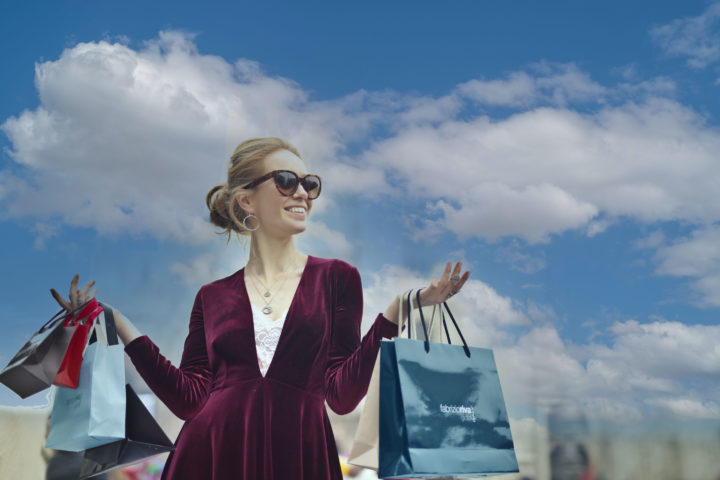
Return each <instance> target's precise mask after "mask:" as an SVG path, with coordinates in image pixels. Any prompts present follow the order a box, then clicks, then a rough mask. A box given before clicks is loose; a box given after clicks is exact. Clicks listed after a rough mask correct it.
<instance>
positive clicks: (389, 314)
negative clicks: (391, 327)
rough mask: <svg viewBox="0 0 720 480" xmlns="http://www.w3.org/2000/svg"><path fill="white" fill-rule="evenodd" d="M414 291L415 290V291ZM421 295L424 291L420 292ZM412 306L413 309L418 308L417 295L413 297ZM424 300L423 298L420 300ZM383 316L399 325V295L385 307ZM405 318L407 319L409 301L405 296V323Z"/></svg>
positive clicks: (403, 318)
mask: <svg viewBox="0 0 720 480" xmlns="http://www.w3.org/2000/svg"><path fill="white" fill-rule="evenodd" d="M413 293H414V292H413ZM420 296H422V292H420ZM411 301H412V308H413V310H414V309H416V308H417V300H416V299H415V295H413V297H412V300H411ZM420 301H422V299H421V300H420ZM383 316H384V317H385V318H387V319H388V320H390V321H391V322H393V323H394V324H396V325H397V323H398V302H397V297H395V299H394V300H393V301H392V303H391V304H390V305H388V307H387V308H386V309H385V313H383ZM405 320H407V302H406V301H405V299H404V298H403V302H402V321H403V324H404V323H405Z"/></svg>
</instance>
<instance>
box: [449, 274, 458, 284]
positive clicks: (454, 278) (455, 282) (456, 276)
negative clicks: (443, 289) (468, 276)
mask: <svg viewBox="0 0 720 480" xmlns="http://www.w3.org/2000/svg"><path fill="white" fill-rule="evenodd" d="M450 280H452V283H453V285H457V283H458V282H459V281H460V275H453V276H452V278H450Z"/></svg>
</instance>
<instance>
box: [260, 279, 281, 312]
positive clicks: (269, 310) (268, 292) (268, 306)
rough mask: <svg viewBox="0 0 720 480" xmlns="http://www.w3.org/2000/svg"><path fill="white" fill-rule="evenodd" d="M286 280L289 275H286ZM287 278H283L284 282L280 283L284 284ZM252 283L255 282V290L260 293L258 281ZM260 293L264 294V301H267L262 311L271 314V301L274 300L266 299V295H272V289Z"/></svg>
mask: <svg viewBox="0 0 720 480" xmlns="http://www.w3.org/2000/svg"><path fill="white" fill-rule="evenodd" d="M285 280H287V277H285ZM285 280H283V282H282V283H281V284H280V285H283V284H284V283H285ZM258 281H259V279H258ZM275 283H277V282H275ZM252 284H253V287H255V290H256V291H257V292H258V293H260V290H259V289H258V288H257V284H256V282H252ZM273 286H275V284H273ZM260 295H261V296H262V299H263V302H265V306H264V307H263V308H262V312H263V313H264V314H265V315H270V314H271V313H272V311H273V309H272V307H271V306H270V302H272V298H271V299H270V300H265V298H266V297H269V296H270V291H269V290H268V291H266V292H265V293H264V294H263V293H260Z"/></svg>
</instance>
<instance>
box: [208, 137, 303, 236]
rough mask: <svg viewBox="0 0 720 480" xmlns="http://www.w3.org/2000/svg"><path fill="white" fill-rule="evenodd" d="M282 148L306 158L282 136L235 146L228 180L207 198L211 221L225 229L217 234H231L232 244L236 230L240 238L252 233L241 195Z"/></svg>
mask: <svg viewBox="0 0 720 480" xmlns="http://www.w3.org/2000/svg"><path fill="white" fill-rule="evenodd" d="M279 150H288V151H290V152H292V153H294V154H295V155H297V156H298V157H299V158H301V159H302V156H301V155H300V152H298V150H297V149H296V148H295V147H294V146H292V145H291V144H290V143H288V142H287V141H285V140H283V139H282V138H277V137H264V138H251V139H250V140H245V141H244V142H242V143H241V144H240V145H238V146H237V147H236V148H235V151H234V152H233V154H232V156H231V157H230V166H229V168H228V176H227V178H228V180H227V182H226V183H221V184H218V185H215V186H214V187H213V188H211V189H210V191H209V192H208V194H207V197H205V203H206V204H207V207H208V209H209V210H210V222H211V223H212V224H213V225H215V226H217V227H220V228H221V229H222V231H220V232H215V233H217V234H218V235H227V237H228V238H227V243H230V237H231V235H232V232H235V234H236V235H237V237H238V240H240V238H241V236H249V235H250V230H248V229H247V228H245V227H244V226H243V224H242V219H243V218H245V217H246V216H247V214H248V213H247V212H246V211H245V210H243V209H242V207H240V205H239V204H238V202H237V197H238V195H240V194H241V193H243V192H244V191H245V189H244V188H243V187H244V186H245V185H247V184H248V183H250V182H252V181H253V180H255V179H256V178H258V177H261V176H262V175H263V174H264V173H265V165H264V160H265V159H266V158H267V157H268V156H270V155H272V154H273V153H275V152H277V151H279Z"/></svg>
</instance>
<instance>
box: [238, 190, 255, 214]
mask: <svg viewBox="0 0 720 480" xmlns="http://www.w3.org/2000/svg"><path fill="white" fill-rule="evenodd" d="M235 201H236V202H237V203H238V205H240V208H242V209H243V210H245V211H246V212H247V213H253V212H254V208H253V202H252V199H251V198H250V194H249V193H240V194H238V196H237V197H235Z"/></svg>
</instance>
